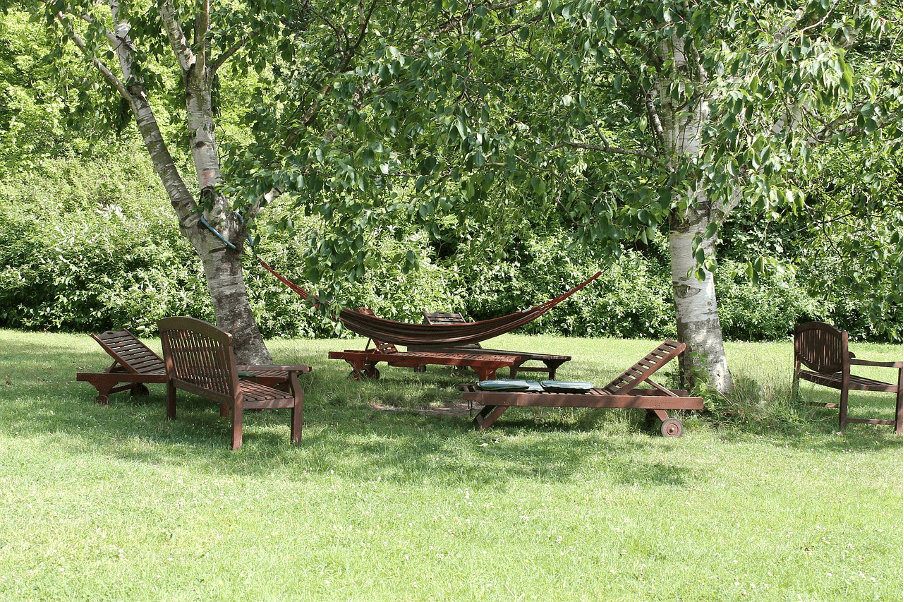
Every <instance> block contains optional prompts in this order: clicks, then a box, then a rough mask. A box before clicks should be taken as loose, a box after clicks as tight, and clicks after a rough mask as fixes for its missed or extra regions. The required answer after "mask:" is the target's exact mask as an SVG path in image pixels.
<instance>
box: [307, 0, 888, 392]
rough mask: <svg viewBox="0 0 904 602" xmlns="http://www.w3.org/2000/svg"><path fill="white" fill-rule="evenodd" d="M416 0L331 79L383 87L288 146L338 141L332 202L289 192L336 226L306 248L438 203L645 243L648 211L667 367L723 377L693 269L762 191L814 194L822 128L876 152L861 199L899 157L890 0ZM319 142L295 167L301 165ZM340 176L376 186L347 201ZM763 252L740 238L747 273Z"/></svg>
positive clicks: (480, 218) (322, 253) (454, 213)
mask: <svg viewBox="0 0 904 602" xmlns="http://www.w3.org/2000/svg"><path fill="white" fill-rule="evenodd" d="M432 6H433V8H432V10H433V11H434V14H435V15H436V23H444V25H443V26H438V27H435V28H432V29H428V28H426V27H421V28H420V29H419V30H418V31H419V36H420V37H419V38H418V39H417V42H416V43H411V44H409V45H408V46H405V47H403V48H401V49H396V52H395V53H386V54H385V55H384V56H382V57H381V60H378V61H377V62H376V63H374V64H373V65H372V70H371V71H365V72H361V73H360V74H359V75H360V79H358V80H357V83H354V84H353V83H351V82H350V89H356V90H360V89H361V87H362V86H364V85H365V84H364V82H365V81H367V80H368V78H370V81H376V80H380V81H381V87H383V92H384V93H383V94H381V95H380V96H379V101H378V102H374V103H371V104H368V105H367V107H366V110H361V109H360V107H356V106H354V105H352V104H349V105H348V110H347V111H346V112H345V113H343V114H342V115H337V116H336V119H337V122H339V123H342V124H343V125H344V126H345V129H344V131H343V133H342V134H341V135H340V136H338V137H337V138H336V139H334V140H332V141H331V144H330V145H329V146H328V147H323V146H320V147H318V148H317V149H316V152H314V151H311V152H309V154H308V156H315V155H318V154H319V155H326V154H329V153H330V152H337V149H338V148H343V149H344V152H345V155H346V156H347V157H349V158H350V161H349V164H348V166H347V167H348V169H347V171H346V172H345V174H344V175H343V178H342V184H340V185H333V186H330V187H329V196H330V199H331V201H330V202H327V203H324V204H323V205H321V206H320V208H319V209H318V208H316V206H315V205H313V204H311V205H308V207H309V208H314V212H315V213H317V214H318V215H320V216H321V217H322V218H323V219H324V221H325V222H326V223H332V224H334V225H335V226H337V229H336V230H334V231H333V232H332V233H329V232H325V234H324V236H322V237H320V238H319V239H317V240H313V241H312V245H311V249H312V251H313V250H314V249H319V252H318V253H317V255H316V260H315V261H313V262H312V264H311V265H312V266H314V265H315V264H316V265H319V266H330V267H331V268H333V267H336V266H343V269H342V271H346V272H347V271H350V270H355V269H359V270H360V269H363V267H364V265H365V264H366V258H364V257H362V256H360V255H356V254H355V253H354V248H355V243H354V241H355V240H357V239H358V237H360V236H361V235H365V236H366V235H367V233H368V232H372V231H373V230H374V228H376V227H378V226H377V224H378V223H379V219H378V218H377V217H376V216H379V215H380V214H381V212H383V213H389V212H390V209H389V208H395V209H394V210H395V211H396V212H401V213H407V214H408V215H411V216H413V218H414V219H420V220H421V222H422V227H423V228H424V229H425V230H426V231H428V232H429V231H432V230H433V229H434V228H435V227H436V226H435V225H436V224H437V223H440V222H444V223H447V224H448V223H449V222H448V220H451V221H452V222H453V223H454V224H457V227H458V228H459V229H460V232H461V237H462V239H467V238H471V237H474V236H480V235H481V234H479V232H488V233H490V234H489V235H492V236H496V237H498V238H500V239H502V240H505V239H506V238H507V237H511V236H513V235H514V228H517V227H521V226H519V225H521V224H523V225H524V226H526V227H530V224H532V223H537V222H538V221H540V220H544V219H549V218H551V217H554V218H555V219H559V220H562V223H564V224H567V225H568V226H569V227H571V228H572V229H573V230H574V232H575V234H576V235H577V236H578V237H580V239H581V240H582V241H583V242H584V244H588V245H599V246H604V245H609V246H612V245H613V243H615V246H617V245H618V244H620V241H626V240H627V241H631V240H637V241H639V242H641V243H645V242H647V241H648V240H649V239H650V238H651V237H654V236H656V233H657V231H658V229H659V228H660V227H664V228H665V229H666V230H667V232H668V239H669V250H670V254H671V264H672V289H673V297H674V302H675V308H676V313H677V317H678V318H677V319H678V334H679V338H680V339H681V340H682V341H684V342H686V343H688V346H689V348H690V353H689V354H687V355H686V356H685V357H684V358H683V362H684V363H683V368H684V375H685V378H686V380H687V382H688V383H689V384H693V383H694V382H705V383H707V384H708V385H709V386H711V387H712V388H714V389H715V390H717V391H721V392H725V391H728V390H729V389H730V388H731V385H732V382H731V373H730V371H729V368H728V362H727V358H726V355H725V349H724V343H723V337H722V332H721V327H720V323H719V317H718V304H717V299H716V296H715V287H714V282H713V272H712V269H713V267H714V261H715V259H716V257H715V242H716V240H717V238H716V236H717V233H718V231H719V228H720V225H721V224H722V223H724V221H725V220H726V219H727V218H728V217H729V216H730V215H731V214H732V212H733V210H734V209H735V208H736V207H738V205H739V204H740V203H745V204H747V205H749V206H750V207H752V208H753V209H754V210H755V211H757V212H758V213H760V214H761V215H763V216H764V218H765V219H770V216H771V215H773V214H774V213H775V212H776V211H780V210H781V211H785V210H787V211H797V212H815V213H817V214H818V213H819V212H820V211H822V210H823V209H822V208H820V207H819V206H811V205H808V196H807V194H806V193H805V191H806V189H808V188H809V182H810V180H811V179H812V178H813V177H814V176H815V175H816V174H818V173H820V171H821V170H822V168H823V166H824V164H825V162H826V160H827V157H829V156H831V155H832V153H831V152H827V151H826V149H836V150H837V149H840V150H841V152H853V153H860V152H869V153H876V154H877V155H878V156H881V157H890V159H889V160H888V161H885V162H877V163H874V165H875V168H876V169H877V170H878V171H877V173H875V174H864V177H863V179H862V188H863V190H864V191H865V194H868V195H870V196H871V197H872V198H880V197H881V195H883V194H887V193H888V191H889V187H888V186H887V178H888V177H891V178H896V177H897V176H896V175H895V173H896V172H895V169H897V171H898V172H899V171H900V138H901V117H900V115H901V66H900V60H899V58H900V54H901V10H900V7H894V6H887V5H882V4H879V3H876V2H871V1H868V0H838V1H836V2H827V1H825V0H816V1H810V2H804V3H801V4H790V3H785V2H781V1H777V2H774V1H766V0H733V1H728V2H718V3H704V2H687V1H684V0H680V1H664V2H662V1H658V0H657V1H655V2H654V1H644V0H640V1H638V0H631V1H628V0H621V1H616V2H606V3H603V2H598V1H594V0H574V1H566V2H563V1H560V0H544V1H543V2H540V3H539V4H536V3H527V2H518V1H512V2H499V3H485V4H471V3H467V4H466V3H463V2H457V1H456V0H442V1H441V2H436V3H434V4H433V5H432ZM402 80H404V82H405V85H404V86H397V87H395V88H393V89H392V90H391V91H390V90H389V89H388V88H385V86H386V85H387V84H388V83H389V82H394V83H396V84H398V82H400V81H402ZM373 132H380V134H379V136H378V138H379V143H378V146H375V144H376V142H375V141H374V139H373V138H368V136H372V135H373ZM864 149H869V150H864ZM375 153H376V154H377V155H375ZM375 156H377V158H376V159H375ZM836 156H837V155H836ZM895 157H897V159H895ZM356 158H360V161H357V160H355V159H356ZM317 163H318V160H314V159H312V160H310V161H307V162H304V165H303V166H302V167H301V168H299V169H301V170H302V171H304V172H305V173H309V174H315V173H316V172H317V169H316V165H317ZM880 163H881V164H880ZM896 166H897V168H896ZM293 173H294V172H293ZM889 174H890V175H889ZM333 181H334V182H335V181H336V180H335V179H334V180H333ZM374 182H379V185H377V184H373V183H374ZM356 186H357V187H363V188H368V189H372V190H379V191H380V194H379V195H376V196H372V197H370V200H368V201H366V202H364V204H362V200H361V196H360V195H355V194H353V191H354V189H355V187H356ZM363 188H362V189H363ZM311 190H316V192H317V194H321V193H322V192H323V186H322V185H320V186H317V187H315V188H311ZM891 190H892V194H896V193H895V191H894V188H893V187H892V189H891ZM298 193H299V194H301V195H302V196H304V195H305V194H306V190H305V187H300V188H299V189H298ZM898 194H899V192H898ZM475 225H476V226H475ZM455 227H456V226H452V227H451V230H453V231H454V228H455ZM469 228H470V230H469ZM448 231H449V230H447V232H448ZM896 240H897V243H896V244H898V245H900V237H898V238H897V239H896ZM340 249H342V250H343V251H340ZM349 251H350V252H349ZM892 255H894V254H892ZM768 263H769V262H768V261H767V260H766V259H765V258H763V257H752V258H751V261H750V266H749V267H750V272H751V274H752V275H755V274H756V273H757V272H758V271H762V270H764V269H767V268H768V265H767V264H768Z"/></svg>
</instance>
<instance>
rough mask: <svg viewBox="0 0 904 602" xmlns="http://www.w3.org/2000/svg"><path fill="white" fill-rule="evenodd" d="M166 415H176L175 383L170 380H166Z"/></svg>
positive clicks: (170, 416)
mask: <svg viewBox="0 0 904 602" xmlns="http://www.w3.org/2000/svg"><path fill="white" fill-rule="evenodd" d="M166 417H167V418H169V419H170V420H172V419H173V418H175V417H176V385H174V384H173V381H171V380H170V381H167V382H166Z"/></svg>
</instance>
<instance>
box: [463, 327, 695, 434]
mask: <svg viewBox="0 0 904 602" xmlns="http://www.w3.org/2000/svg"><path fill="white" fill-rule="evenodd" d="M685 348H686V345H685V344H684V343H678V342H676V341H668V340H667V341H664V342H663V343H662V344H661V345H659V346H658V347H656V349H654V350H653V351H651V352H650V353H648V354H647V355H646V356H644V357H643V358H642V359H641V360H640V361H638V362H637V363H636V364H634V365H633V366H631V367H630V368H628V369H627V370H625V371H624V372H622V373H621V374H620V375H618V376H617V377H616V378H615V379H613V380H612V382H610V383H609V384H608V385H606V386H605V387H598V388H593V389H591V390H590V391H588V392H586V393H552V392H548V391H536V392H531V391H527V392H525V391H484V390H481V389H480V386H479V383H478V385H463V386H459V388H460V389H462V390H463V391H464V395H463V396H462V398H463V399H464V400H465V401H469V402H475V403H479V404H482V405H483V406H484V407H483V409H481V410H480V412H478V414H477V416H475V418H474V424H475V426H476V427H477V429H478V430H483V429H486V428H489V427H490V426H491V425H492V424H493V423H494V422H496V420H497V419H498V418H499V417H500V416H502V414H503V413H505V411H506V410H507V409H508V408H510V407H553V408H565V407H567V408H635V409H643V410H646V411H647V413H648V414H652V415H654V416H656V417H657V418H659V420H661V421H662V422H661V424H660V429H659V431H660V433H662V435H663V436H665V437H680V436H681V435H682V434H683V433H684V426H683V425H682V424H681V421H679V420H678V419H677V418H674V417H671V416H669V414H668V410H702V409H703V399H702V398H700V397H689V396H688V394H687V391H679V390H674V389H666V388H665V387H663V386H661V385H659V384H657V383H656V382H654V381H653V379H652V378H651V377H652V376H653V374H655V373H656V371H657V370H659V369H660V368H662V367H663V366H664V365H666V364H667V363H668V362H670V361H671V360H672V359H674V358H676V357H678V356H679V355H680V354H681V353H683V352H684V350H685ZM643 385H646V386H643Z"/></svg>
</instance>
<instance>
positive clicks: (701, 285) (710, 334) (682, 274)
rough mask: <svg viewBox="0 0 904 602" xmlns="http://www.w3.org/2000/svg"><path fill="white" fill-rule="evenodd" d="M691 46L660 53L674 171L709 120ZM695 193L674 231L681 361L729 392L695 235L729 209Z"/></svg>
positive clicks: (667, 145) (688, 374)
mask: <svg viewBox="0 0 904 602" xmlns="http://www.w3.org/2000/svg"><path fill="white" fill-rule="evenodd" d="M685 48H686V46H685V44H684V40H681V39H677V38H673V39H672V40H671V42H670V43H663V44H662V46H661V49H660V50H661V53H662V58H663V59H664V61H665V63H666V64H667V65H670V66H669V67H668V68H667V69H665V70H664V72H663V76H662V77H661V79H660V80H659V84H658V87H659V89H658V90H657V92H658V96H659V100H660V106H659V111H660V113H659V120H660V123H661V127H662V130H661V137H662V142H663V146H664V150H665V154H666V156H667V157H669V160H670V161H672V162H673V165H672V167H673V168H677V167H678V166H679V162H682V161H684V162H691V161H694V160H695V159H696V158H697V156H698V154H699V152H700V147H701V145H702V134H703V125H704V123H705V122H706V120H707V119H708V117H709V111H708V105H707V99H706V97H705V95H704V94H702V93H700V92H699V90H702V89H703V85H704V84H705V83H706V82H705V74H704V73H703V72H702V70H701V69H699V68H698V65H697V64H696V63H695V61H694V60H693V58H694V57H689V56H687V54H686V53H685ZM685 82H686V83H685ZM675 85H678V86H680V87H681V94H680V95H679V100H676V99H675V98H674V97H673V96H672V94H671V93H670V92H671V91H672V86H675ZM688 85H691V86H696V87H697V90H689V89H688V88H687V87H686V86H688ZM693 194H694V197H695V198H694V199H693V201H694V202H693V203H692V204H691V206H690V207H689V208H688V209H687V210H685V211H680V210H678V209H674V210H673V213H672V216H671V220H670V229H669V251H670V256H671V272H672V292H673V296H674V301H675V313H676V316H677V322H678V338H679V340H680V341H682V342H684V343H686V344H687V346H688V351H689V352H688V353H686V354H685V355H684V356H683V358H682V360H681V366H682V371H683V380H684V381H685V382H688V383H689V384H691V385H693V384H695V382H696V381H698V380H699V378H700V377H701V376H702V377H704V378H705V379H706V381H707V382H708V384H709V385H710V386H711V387H713V388H715V389H716V390H717V391H719V392H720V393H725V392H727V391H728V390H730V389H731V387H732V380H731V373H730V372H729V370H728V359H727V357H726V355H725V345H724V343H723V340H722V326H721V324H720V322H719V313H718V305H717V302H716V287H715V280H714V277H713V274H712V273H711V272H709V271H708V270H705V269H704V273H705V278H704V279H703V281H702V282H701V281H699V280H697V278H696V277H695V276H694V275H693V273H694V271H695V269H696V268H697V262H696V260H695V258H694V252H693V240H694V237H695V236H698V235H699V236H703V234H704V232H705V231H706V228H707V226H708V225H709V224H710V223H711V222H712V221H713V220H715V219H721V216H723V215H724V211H726V210H727V208H716V207H713V203H712V202H711V201H710V200H709V198H708V197H707V195H706V191H705V190H703V189H702V187H701V186H699V185H698V186H697V189H696V190H695V191H694V193H693ZM702 248H703V250H704V252H705V254H706V256H707V257H712V256H713V241H712V240H704V242H703V246H702Z"/></svg>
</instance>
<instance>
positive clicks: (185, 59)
mask: <svg viewBox="0 0 904 602" xmlns="http://www.w3.org/2000/svg"><path fill="white" fill-rule="evenodd" d="M157 8H158V10H159V11H160V19H161V20H162V21H163V28H164V29H165V30H166V35H167V37H168V38H169V41H170V46H172V48H173V54H175V55H176V60H177V61H179V67H181V68H182V73H183V74H185V73H188V71H189V70H190V69H191V68H192V67H194V65H195V63H196V62H197V57H195V53H194V52H192V49H191V47H190V46H189V45H188V41H187V40H186V39H185V33H184V32H183V31H182V26H181V25H180V24H179V20H178V19H177V18H176V11H175V9H174V8H173V4H172V2H171V0H163V1H161V2H159V3H158V4H157Z"/></svg>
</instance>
